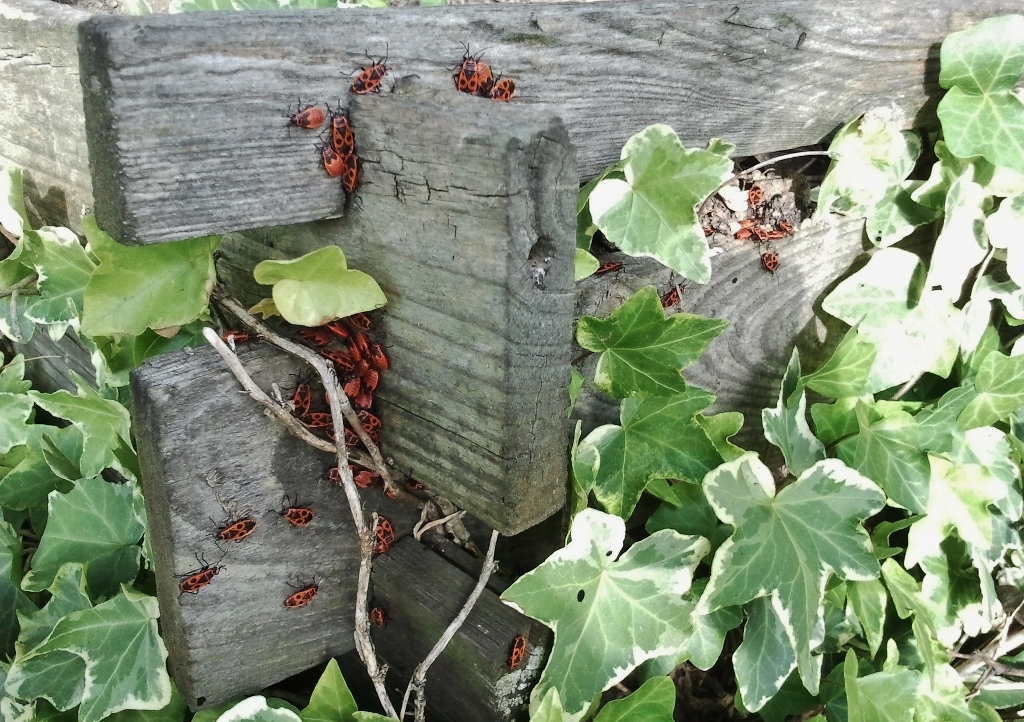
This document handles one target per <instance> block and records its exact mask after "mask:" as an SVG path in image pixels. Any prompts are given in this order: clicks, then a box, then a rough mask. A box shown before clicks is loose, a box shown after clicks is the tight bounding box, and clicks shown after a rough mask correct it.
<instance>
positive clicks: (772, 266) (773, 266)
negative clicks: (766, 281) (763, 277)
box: [761, 250, 779, 276]
mask: <svg viewBox="0 0 1024 722" xmlns="http://www.w3.org/2000/svg"><path fill="white" fill-rule="evenodd" d="M761 265H762V266H764V270H766V271H768V273H770V274H772V275H773V276H774V275H775V272H776V271H777V270H778V269H779V254H778V253H776V252H775V251H772V250H768V251H765V252H764V253H762V254H761Z"/></svg>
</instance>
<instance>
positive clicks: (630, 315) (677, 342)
mask: <svg viewBox="0 0 1024 722" xmlns="http://www.w3.org/2000/svg"><path fill="white" fill-rule="evenodd" d="M728 325H729V322H728V321H721V320H718V319H712V318H702V317H700V316H693V315H690V314H688V313H677V314H675V315H673V316H671V317H670V318H665V309H663V308H662V307H661V299H659V298H658V291H657V290H656V289H655V288H654V286H644V287H643V288H641V289H640V290H639V291H637V292H636V293H634V294H633V295H632V296H631V297H630V298H629V300H628V301H626V302H625V303H624V304H622V306H620V307H619V308H618V309H616V311H615V312H614V313H612V314H611V315H610V316H608V317H607V318H605V319H600V318H594V317H593V316H584V317H583V318H581V319H580V320H579V323H578V325H577V329H576V340H577V342H578V343H579V344H580V346H582V347H583V348H585V349H587V350H589V351H599V352H601V358H600V359H599V360H598V363H597V370H596V371H595V372H594V384H595V385H596V386H597V387H598V388H599V389H601V391H603V392H605V393H606V394H608V395H609V396H611V397H613V398H617V399H624V398H628V397H631V396H672V395H675V394H682V393H686V389H687V386H686V382H685V381H684V380H683V376H682V372H683V370H684V369H685V368H686V367H687V366H689V365H690V364H692V363H693V362H694V361H696V360H697V359H698V358H699V357H700V356H701V354H703V353H704V351H705V349H707V347H708V345H709V344H710V343H711V342H712V341H713V340H714V339H715V337H717V336H718V334H720V333H721V332H722V331H724V330H725V327H726V326H728Z"/></svg>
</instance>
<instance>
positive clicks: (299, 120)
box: [288, 100, 324, 130]
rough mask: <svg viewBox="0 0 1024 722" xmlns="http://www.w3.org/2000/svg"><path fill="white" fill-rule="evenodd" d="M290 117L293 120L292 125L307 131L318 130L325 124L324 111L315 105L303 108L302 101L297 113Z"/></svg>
mask: <svg viewBox="0 0 1024 722" xmlns="http://www.w3.org/2000/svg"><path fill="white" fill-rule="evenodd" d="M288 117H289V118H291V121H292V125H296V126H298V127H299V128H305V129H306V130H316V129H317V128H319V127H320V126H321V125H323V123H324V111H322V110H320V108H318V107H316V106H315V105H307V106H306V107H305V108H303V107H302V101H301V100H300V101H299V104H298V105H297V106H296V108H295V112H294V113H293V114H292V115H290V116H288Z"/></svg>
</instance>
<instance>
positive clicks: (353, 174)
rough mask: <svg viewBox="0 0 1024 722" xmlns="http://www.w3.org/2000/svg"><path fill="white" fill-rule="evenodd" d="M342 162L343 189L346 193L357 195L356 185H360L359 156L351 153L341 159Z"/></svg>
mask: <svg viewBox="0 0 1024 722" xmlns="http://www.w3.org/2000/svg"><path fill="white" fill-rule="evenodd" d="M341 162H342V166H343V170H342V172H341V187H342V188H344V189H345V192H346V193H355V190H356V185H357V184H358V183H359V156H358V155H356V154H355V153H349V154H348V155H343V156H342V157H341Z"/></svg>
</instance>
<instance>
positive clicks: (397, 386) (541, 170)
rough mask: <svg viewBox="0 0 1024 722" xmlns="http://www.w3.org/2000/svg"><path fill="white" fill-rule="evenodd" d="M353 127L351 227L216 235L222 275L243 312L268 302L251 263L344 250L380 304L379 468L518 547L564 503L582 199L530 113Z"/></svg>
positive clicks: (376, 105) (358, 118) (401, 99)
mask: <svg viewBox="0 0 1024 722" xmlns="http://www.w3.org/2000/svg"><path fill="white" fill-rule="evenodd" d="M477 108H479V110H477ZM352 122H353V125H354V126H355V128H356V133H357V139H358V143H359V147H360V152H361V153H362V157H363V171H362V181H361V183H362V188H361V191H360V199H359V202H360V206H361V208H360V209H359V212H358V213H351V214H349V215H347V216H346V217H345V218H343V219H341V220H338V221H332V222H323V223H319V224H315V225H310V226H296V227H291V228H284V229H277V230H266V231H262V232H260V233H258V234H255V235H253V236H233V237H231V238H228V239H226V240H225V242H224V244H223V245H222V247H221V252H222V254H223V258H222V259H221V261H220V263H219V265H218V270H219V272H220V274H221V276H222V277H223V278H225V279H226V280H227V281H228V283H229V286H230V287H231V288H232V289H234V290H235V292H236V293H239V294H240V295H242V296H243V298H244V300H246V301H254V300H255V299H256V298H258V297H259V296H260V295H261V294H262V295H265V294H266V293H267V290H268V289H267V288H266V287H263V288H262V289H256V288H254V286H255V284H254V283H253V280H252V274H251V269H252V265H253V264H254V263H255V262H256V261H258V260H261V259H262V258H265V257H268V256H273V257H295V256H298V255H301V254H302V253H306V252H308V251H311V250H313V249H315V248H319V247H321V246H323V245H325V244H328V243H336V244H338V245H340V246H341V247H342V248H344V250H345V252H346V254H347V255H348V257H349V261H350V264H351V266H352V267H354V268H358V269H360V270H363V271H366V272H367V273H369V274H370V275H371V276H373V277H374V278H375V279H376V280H377V282H378V283H380V285H381V287H382V288H383V289H384V292H385V294H386V295H387V297H388V305H387V306H386V307H385V309H384V313H383V322H382V323H383V326H382V328H383V332H384V338H385V344H384V347H385V349H386V350H387V351H388V353H389V354H390V357H391V369H390V370H389V371H387V372H386V373H385V374H383V375H382V379H381V385H380V388H379V390H378V391H377V398H378V399H379V403H381V413H380V416H381V419H382V420H383V422H384V429H383V431H382V435H381V445H382V449H383V451H384V453H385V454H386V455H387V456H389V457H391V458H393V459H394V461H395V465H396V469H397V470H398V471H399V472H400V473H404V474H410V475H412V476H414V477H415V478H417V479H419V480H420V481H422V482H423V483H425V484H426V485H427V486H428V487H430V488H431V489H434V490H436V491H438V492H439V493H441V494H442V495H443V496H446V497H448V498H449V499H451V500H452V501H453V502H455V503H456V504H457V505H459V506H460V507H462V508H465V509H468V510H469V511H470V513H472V514H474V515H475V516H477V517H479V518H480V519H482V520H484V521H486V522H487V523H488V524H490V525H491V526H492V527H494V528H496V529H498V530H499V531H501V532H502V533H503V534H515V533H517V532H519V531H522V530H523V529H526V528H529V527H530V526H532V525H533V524H536V523H537V522H539V521H540V520H541V519H544V518H545V517H547V516H549V515H550V514H551V513H552V512H554V511H555V510H556V509H558V508H560V507H561V506H562V503H563V501H564V498H565V478H566V468H567V467H566V449H567V443H568V439H567V436H566V433H565V426H564V413H565V409H566V407H567V404H568V393H567V389H568V381H569V375H568V363H569V349H570V343H571V334H572V313H573V303H574V301H575V289H574V287H573V282H572V264H573V248H574V243H573V223H574V221H573V218H574V201H575V196H576V167H575V163H574V160H573V155H572V151H571V149H570V148H569V146H568V141H567V138H566V136H565V132H564V130H563V129H562V128H561V125H560V124H559V123H558V122H557V120H554V119H552V118H550V117H543V116H538V114H537V113H536V111H533V110H529V109H526V110H524V109H517V108H514V107H503V106H499V105H498V104H497V103H493V104H487V105H484V106H482V107H481V106H479V105H478V104H477V103H476V99H474V98H470V97H465V96H462V95H460V94H457V93H453V94H445V93H436V92H435V91H432V90H430V89H423V90H422V92H419V91H414V90H411V89H410V90H409V91H408V93H407V94H404V95H393V96H391V97H381V98H377V97H368V98H365V99H362V100H360V101H358V102H356V103H354V104H353V107H352ZM394 128H405V129H406V131H405V132H402V133H395V132H393V129H394Z"/></svg>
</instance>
